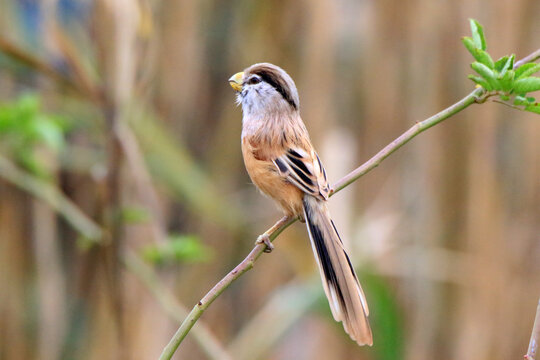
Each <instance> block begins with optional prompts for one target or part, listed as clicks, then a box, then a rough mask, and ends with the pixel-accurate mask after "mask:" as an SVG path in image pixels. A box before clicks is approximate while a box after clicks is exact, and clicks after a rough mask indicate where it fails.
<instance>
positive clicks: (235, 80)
mask: <svg viewBox="0 0 540 360" xmlns="http://www.w3.org/2000/svg"><path fill="white" fill-rule="evenodd" d="M243 77H244V73H243V72H239V73H236V74H234V75H233V76H231V77H230V78H229V85H231V87H232V88H233V89H234V90H235V91H242V78H243Z"/></svg>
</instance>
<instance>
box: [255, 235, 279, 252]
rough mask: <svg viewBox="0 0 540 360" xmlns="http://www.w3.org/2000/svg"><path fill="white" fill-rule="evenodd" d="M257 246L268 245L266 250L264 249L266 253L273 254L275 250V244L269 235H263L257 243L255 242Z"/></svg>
mask: <svg viewBox="0 0 540 360" xmlns="http://www.w3.org/2000/svg"><path fill="white" fill-rule="evenodd" d="M255 244H257V245H259V244H264V245H266V248H265V249H264V252H265V253H271V252H272V250H274V244H272V242H271V241H270V236H268V234H263V235H261V236H259V237H258V238H257V241H255Z"/></svg>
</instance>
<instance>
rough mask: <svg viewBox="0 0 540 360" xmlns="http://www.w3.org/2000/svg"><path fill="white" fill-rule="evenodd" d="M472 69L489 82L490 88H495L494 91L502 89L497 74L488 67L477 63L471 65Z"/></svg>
mask: <svg viewBox="0 0 540 360" xmlns="http://www.w3.org/2000/svg"><path fill="white" fill-rule="evenodd" d="M471 68H472V69H473V70H474V71H476V72H477V73H478V74H479V75H480V76H482V77H483V78H484V80H486V81H487V82H488V84H489V86H491V87H492V88H493V90H499V89H500V88H501V85H500V84H499V82H498V81H497V79H496V76H495V73H494V72H493V70H491V69H490V68H488V67H487V66H486V65H484V64H482V63H479V62H477V61H475V62H473V63H472V64H471Z"/></svg>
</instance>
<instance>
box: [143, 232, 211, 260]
mask: <svg viewBox="0 0 540 360" xmlns="http://www.w3.org/2000/svg"><path fill="white" fill-rule="evenodd" d="M212 254H213V253H212V249H210V248H208V247H207V246H205V245H203V244H202V243H201V242H200V240H199V239H198V238H197V237H196V236H194V235H170V236H169V241H167V242H166V243H164V244H159V245H150V246H147V247H145V248H144V249H143V257H144V258H145V259H146V260H147V261H149V262H152V263H154V264H164V263H172V262H204V261H208V260H209V259H210V258H211V257H212Z"/></svg>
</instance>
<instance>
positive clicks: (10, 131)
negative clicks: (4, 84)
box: [0, 94, 67, 176]
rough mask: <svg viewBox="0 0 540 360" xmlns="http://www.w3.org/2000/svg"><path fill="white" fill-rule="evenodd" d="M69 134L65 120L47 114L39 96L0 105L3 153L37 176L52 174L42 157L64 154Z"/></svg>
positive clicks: (21, 97) (0, 143)
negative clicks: (59, 152)
mask: <svg viewBox="0 0 540 360" xmlns="http://www.w3.org/2000/svg"><path fill="white" fill-rule="evenodd" d="M66 130H67V127H66V126H65V123H64V121H63V119H62V118H60V117H57V116H53V115H49V114H45V113H44V112H43V111H42V110H41V101H40V99H39V97H38V96H37V95H35V94H23V95H21V96H20V97H19V98H18V99H16V100H14V101H12V102H7V103H3V104H0V150H2V151H3V152H4V153H7V154H8V155H9V156H11V157H12V158H13V159H14V160H15V161H16V162H17V163H18V164H19V165H22V166H23V167H24V168H25V169H27V170H29V171H31V172H32V173H34V174H35V175H39V176H47V175H48V173H49V170H48V169H47V166H46V165H45V164H44V162H43V161H42V160H43V158H40V156H39V155H44V153H43V150H50V151H52V152H58V151H60V150H61V149H62V148H63V147H64V145H65V140H64V134H65V132H66Z"/></svg>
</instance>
